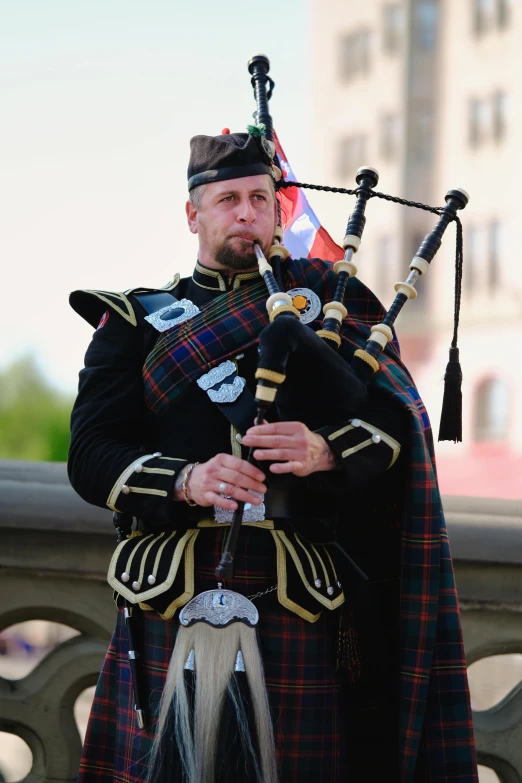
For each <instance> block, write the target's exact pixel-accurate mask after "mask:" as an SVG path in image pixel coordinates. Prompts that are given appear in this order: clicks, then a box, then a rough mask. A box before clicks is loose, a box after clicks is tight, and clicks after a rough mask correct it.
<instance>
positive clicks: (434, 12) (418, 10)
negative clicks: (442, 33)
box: [415, 0, 439, 51]
mask: <svg viewBox="0 0 522 783" xmlns="http://www.w3.org/2000/svg"><path fill="white" fill-rule="evenodd" d="M438 16H439V4H438V0H419V1H418V2H417V5H416V6H415V28H416V38H417V42H418V46H419V48H420V49H423V50H424V51H431V50H432V49H434V48H435V46H436V45H437V23H438Z"/></svg>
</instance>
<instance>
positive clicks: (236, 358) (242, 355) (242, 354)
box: [234, 353, 245, 362]
mask: <svg viewBox="0 0 522 783" xmlns="http://www.w3.org/2000/svg"><path fill="white" fill-rule="evenodd" d="M244 355H245V354H244V353H238V355H237V356H234V359H235V360H236V362H238V361H239V360H240V359H242V358H243V357H244Z"/></svg>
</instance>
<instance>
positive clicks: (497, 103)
mask: <svg viewBox="0 0 522 783" xmlns="http://www.w3.org/2000/svg"><path fill="white" fill-rule="evenodd" d="M491 103H492V120H493V127H492V132H493V138H494V139H495V141H496V142H499V141H502V139H503V138H504V136H505V135H506V110H507V102H506V94H505V93H503V92H500V91H498V92H496V93H495V94H494V95H493V98H492V102H491Z"/></svg>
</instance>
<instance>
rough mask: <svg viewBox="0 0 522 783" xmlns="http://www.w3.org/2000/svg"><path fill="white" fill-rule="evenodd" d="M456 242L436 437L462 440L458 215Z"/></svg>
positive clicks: (460, 232) (460, 266) (460, 246)
mask: <svg viewBox="0 0 522 783" xmlns="http://www.w3.org/2000/svg"><path fill="white" fill-rule="evenodd" d="M455 223H456V225H457V243H456V252H455V304H454V310H453V339H452V341H451V348H450V352H449V362H448V364H447V367H446V373H445V375H444V397H443V399H442V412H441V414H440V426H439V440H452V441H453V443H461V442H462V369H461V367H460V361H459V349H458V348H457V337H458V331H459V319H460V297H461V293H462V266H463V260H464V248H463V240H462V224H461V222H460V220H459V219H458V217H456V218H455Z"/></svg>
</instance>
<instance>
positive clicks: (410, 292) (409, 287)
mask: <svg viewBox="0 0 522 783" xmlns="http://www.w3.org/2000/svg"><path fill="white" fill-rule="evenodd" d="M418 277H420V272H419V270H418V269H416V268H415V269H412V270H411V272H410V274H409V275H408V278H407V280H406V282H405V283H395V285H394V286H393V287H394V288H395V290H396V291H397V293H398V294H404V295H405V296H407V297H408V299H416V297H417V291H416V289H415V288H414V286H415V283H416V281H417V278H418Z"/></svg>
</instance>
